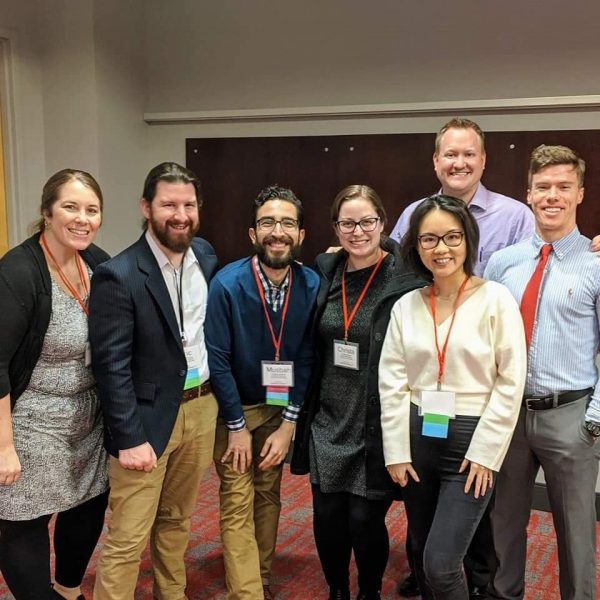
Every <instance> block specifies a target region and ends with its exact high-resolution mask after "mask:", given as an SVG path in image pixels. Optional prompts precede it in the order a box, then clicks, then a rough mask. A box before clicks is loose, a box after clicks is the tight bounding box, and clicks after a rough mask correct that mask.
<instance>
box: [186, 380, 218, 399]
mask: <svg viewBox="0 0 600 600" xmlns="http://www.w3.org/2000/svg"><path fill="white" fill-rule="evenodd" d="M207 394H212V388H211V387H210V381H205V382H204V383H203V384H202V385H197V386H196V387H193V388H190V389H189V390H184V392H183V395H182V396H181V403H182V404H183V403H184V402H189V401H190V400H195V399H196V398H200V396H206V395H207Z"/></svg>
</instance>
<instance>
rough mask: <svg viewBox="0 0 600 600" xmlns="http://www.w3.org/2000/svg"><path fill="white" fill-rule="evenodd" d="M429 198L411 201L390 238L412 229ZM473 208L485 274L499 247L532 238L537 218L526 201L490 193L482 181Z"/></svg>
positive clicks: (478, 269) (479, 264) (479, 262)
mask: <svg viewBox="0 0 600 600" xmlns="http://www.w3.org/2000/svg"><path fill="white" fill-rule="evenodd" d="M424 199H425V198H421V200H417V201H416V202H413V203H412V204H409V205H408V206H407V207H406V208H405V209H404V211H403V212H402V214H401V215H400V218H399V219H398V222H397V223H396V226H395V227H394V229H393V230H392V233H390V237H391V238H392V239H394V240H396V241H397V242H400V241H401V239H402V237H403V236H404V234H405V233H406V232H407V231H408V226H409V223H410V217H411V215H412V214H413V212H414V210H415V208H417V206H418V205H419V204H420V203H421V202H423V200H424ZM469 210H470V211H471V214H472V215H473V216H474V217H475V220H476V221H477V225H479V252H478V254H477V264H476V265H475V275H477V276H479V277H482V276H483V272H484V271H485V267H486V265H487V262H488V260H489V259H490V256H491V255H492V254H493V253H494V252H496V251H497V250H501V249H502V248H505V247H506V246H512V245H513V244H516V243H517V242H520V241H522V240H525V239H528V238H530V237H531V236H532V235H533V234H534V232H535V219H534V216H533V213H532V212H531V210H530V209H529V207H528V206H527V205H526V204H523V202H519V201H518V200H515V199H514V198H509V197H508V196H503V195H502V194H497V193H496V192H490V191H489V190H488V189H486V188H485V186H484V185H483V184H482V183H479V186H478V187H477V191H476V192H475V195H474V196H473V199H472V200H471V202H469Z"/></svg>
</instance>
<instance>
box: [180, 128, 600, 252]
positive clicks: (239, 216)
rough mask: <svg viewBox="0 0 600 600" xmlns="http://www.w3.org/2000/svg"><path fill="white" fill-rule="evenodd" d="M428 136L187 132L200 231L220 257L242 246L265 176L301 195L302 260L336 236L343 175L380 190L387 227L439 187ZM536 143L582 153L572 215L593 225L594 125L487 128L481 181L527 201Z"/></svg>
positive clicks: (599, 210) (598, 208)
mask: <svg viewBox="0 0 600 600" xmlns="http://www.w3.org/2000/svg"><path fill="white" fill-rule="evenodd" d="M434 139H435V136H434V135H433V134H389V135H347V136H316V137H314V136H310V137H269V138H211V139H188V140H186V162H187V166H188V167H189V168H190V169H192V170H193V171H194V172H196V173H197V174H198V175H199V177H200V178H201V180H202V183H203V186H204V196H205V206H204V209H203V212H202V217H201V234H202V236H203V237H205V238H207V239H208V240H209V241H210V242H212V243H213V244H214V246H215V248H216V249H217V252H218V254H219V258H220V261H221V263H222V264H226V263H227V262H230V261H232V260H235V259H237V258H240V257H242V256H246V255H248V254H249V253H250V242H249V239H248V234H247V231H248V227H249V226H250V208H251V205H252V200H253V198H254V197H255V196H256V194H257V193H258V192H259V191H260V190H261V189H262V188H263V187H265V186H266V185H269V184H271V183H279V184H280V185H284V186H286V187H290V188H291V189H292V190H294V192H295V193H296V194H297V195H298V197H299V198H300V199H301V200H302V201H303V204H304V207H305V215H306V216H305V228H306V240H305V243H304V251H303V253H302V259H303V260H304V261H306V262H309V263H310V262H311V261H312V260H313V258H314V257H315V256H316V254H318V253H319V252H320V251H322V250H323V249H324V248H326V247H327V246H328V245H330V244H331V243H333V241H334V236H333V232H332V229H331V225H330V221H329V207H330V205H331V202H332V200H333V198H334V196H335V195H336V193H337V192H338V191H339V190H340V189H342V188H343V187H344V186H346V185H350V184H355V183H360V184H367V185H370V186H372V187H373V188H374V189H375V190H376V191H377V192H378V193H379V194H380V196H381V198H382V199H383V202H384V204H385V207H386V210H387V213H388V227H387V230H388V231H389V230H390V229H391V228H392V226H393V225H394V223H395V222H396V219H397V218H398V216H399V215H400V213H401V212H402V210H403V208H404V207H405V206H407V205H408V204H409V203H410V202H412V201H413V200H416V199H418V198H421V197H423V196H426V195H429V194H432V193H435V192H436V191H437V190H438V189H439V183H438V181H437V178H436V176H435V173H434V171H433V164H432V154H433V143H434ZM542 143H546V144H565V145H568V146H571V147H572V148H574V149H575V150H577V151H578V152H579V153H580V154H581V156H582V157H583V158H584V159H585V160H586V162H587V163H588V171H587V176H586V198H585V200H584V203H583V204H582V206H581V207H580V210H579V216H578V221H579V224H580V228H581V230H582V231H583V232H584V233H585V234H586V235H589V236H592V235H594V234H596V233H600V130H593V131H543V132H501V133H489V134H487V135H486V147H487V167H486V171H485V174H484V177H483V181H484V183H485V185H486V186H487V187H488V188H489V189H492V190H495V191H498V192H502V193H504V194H507V195H509V196H513V197H514V198H517V199H519V200H523V201H524V200H525V195H526V189H527V167H528V160H529V155H530V154H531V150H532V149H533V148H535V147H536V146H538V145H539V144H542Z"/></svg>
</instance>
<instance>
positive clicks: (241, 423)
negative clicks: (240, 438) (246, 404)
mask: <svg viewBox="0 0 600 600" xmlns="http://www.w3.org/2000/svg"><path fill="white" fill-rule="evenodd" d="M225 424H226V425H227V429H229V431H241V430H242V429H245V427H246V419H245V418H244V417H243V416H241V417H240V418H239V419H236V420H235V421H226V422H225Z"/></svg>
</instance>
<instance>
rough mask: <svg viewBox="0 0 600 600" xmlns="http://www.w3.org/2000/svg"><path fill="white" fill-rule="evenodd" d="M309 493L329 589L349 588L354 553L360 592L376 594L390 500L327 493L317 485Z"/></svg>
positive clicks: (385, 554) (386, 547)
mask: <svg viewBox="0 0 600 600" xmlns="http://www.w3.org/2000/svg"><path fill="white" fill-rule="evenodd" d="M312 493H313V508H314V522H313V525H314V533H315V542H316V545H317V552H318V553H319V559H320V560H321V566H322V567H323V573H324V574H325V579H326V581H327V584H328V585H329V587H330V588H334V589H341V590H343V589H348V588H349V584H350V573H349V571H350V555H351V553H352V551H353V550H354V560H355V561H356V568H357V571H358V587H359V588H360V591H361V592H364V593H366V594H373V593H375V592H379V591H380V590H381V581H382V579H383V573H384V571H385V567H386V565H387V560H388V554H389V538H388V532H387V528H386V526H385V516H386V514H387V512H388V510H389V509H390V506H391V504H392V501H391V500H367V498H363V497H361V496H357V495H355V494H350V493H347V492H335V493H330V494H326V493H323V492H321V490H320V489H319V486H317V485H313V486H312Z"/></svg>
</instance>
